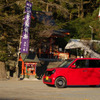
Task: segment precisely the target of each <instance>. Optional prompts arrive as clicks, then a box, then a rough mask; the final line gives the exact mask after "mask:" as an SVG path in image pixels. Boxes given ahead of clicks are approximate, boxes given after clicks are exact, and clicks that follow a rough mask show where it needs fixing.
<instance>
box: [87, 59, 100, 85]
mask: <svg viewBox="0 0 100 100" xmlns="http://www.w3.org/2000/svg"><path fill="white" fill-rule="evenodd" d="M88 75H89V77H90V78H89V84H90V85H99V84H100V60H97V59H91V60H89V74H88Z"/></svg>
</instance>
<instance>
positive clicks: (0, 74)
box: [0, 62, 7, 80]
mask: <svg viewBox="0 0 100 100" xmlns="http://www.w3.org/2000/svg"><path fill="white" fill-rule="evenodd" d="M6 78H7V75H6V69H5V63H4V62H0V80H5V79H6Z"/></svg>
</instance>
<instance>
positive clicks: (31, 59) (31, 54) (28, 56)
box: [21, 52, 39, 63]
mask: <svg viewBox="0 0 100 100" xmlns="http://www.w3.org/2000/svg"><path fill="white" fill-rule="evenodd" d="M21 57H22V60H23V61H24V62H36V63H37V62H39V59H38V57H37V55H36V53H35V52H29V54H21Z"/></svg>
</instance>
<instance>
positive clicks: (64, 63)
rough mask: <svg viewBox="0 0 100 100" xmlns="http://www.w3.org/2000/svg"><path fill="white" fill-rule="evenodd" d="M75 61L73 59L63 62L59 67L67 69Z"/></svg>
mask: <svg viewBox="0 0 100 100" xmlns="http://www.w3.org/2000/svg"><path fill="white" fill-rule="evenodd" d="M73 61H74V60H73V59H67V60H65V61H64V62H62V63H61V64H60V65H59V66H58V67H64V68H67V67H68V66H69V65H70V64H71V63H72V62H73Z"/></svg>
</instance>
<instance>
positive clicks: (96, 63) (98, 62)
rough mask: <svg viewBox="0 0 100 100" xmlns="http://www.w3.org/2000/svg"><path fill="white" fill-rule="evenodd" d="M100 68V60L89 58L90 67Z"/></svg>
mask: <svg viewBox="0 0 100 100" xmlns="http://www.w3.org/2000/svg"><path fill="white" fill-rule="evenodd" d="M98 67H99V68H100V60H89V68H98Z"/></svg>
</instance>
